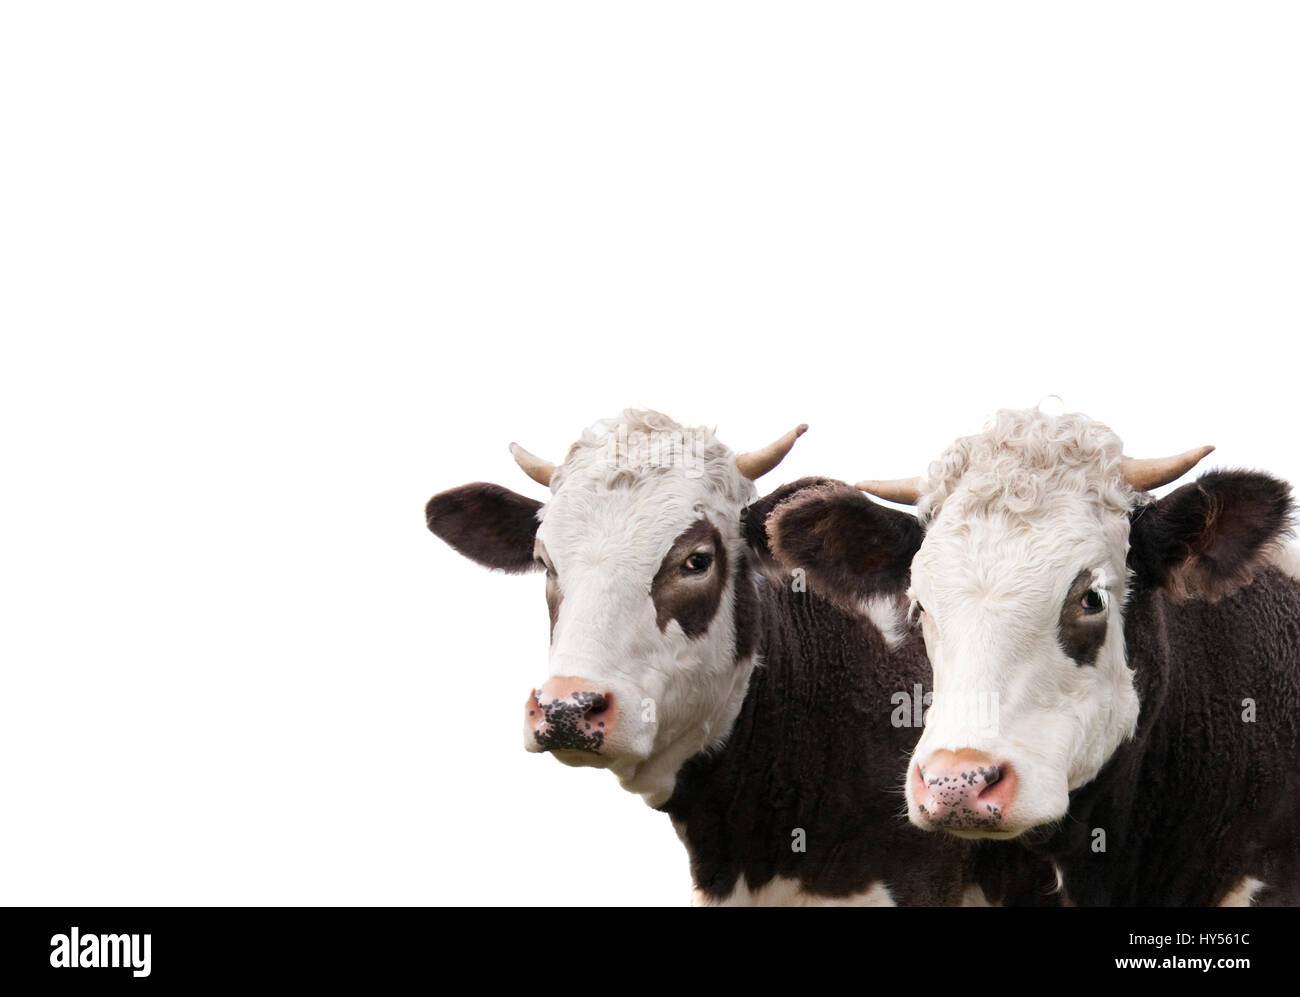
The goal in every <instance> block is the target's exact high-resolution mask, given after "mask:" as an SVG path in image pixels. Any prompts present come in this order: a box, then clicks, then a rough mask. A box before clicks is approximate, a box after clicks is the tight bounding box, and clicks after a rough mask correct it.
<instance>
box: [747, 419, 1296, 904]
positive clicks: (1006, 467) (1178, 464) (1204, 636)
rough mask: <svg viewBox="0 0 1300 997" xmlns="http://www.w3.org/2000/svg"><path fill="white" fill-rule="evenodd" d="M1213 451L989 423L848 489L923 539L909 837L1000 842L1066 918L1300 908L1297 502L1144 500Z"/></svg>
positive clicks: (1076, 425)
mask: <svg viewBox="0 0 1300 997" xmlns="http://www.w3.org/2000/svg"><path fill="white" fill-rule="evenodd" d="M1211 450H1213V448H1212V447H1201V448H1199V449H1196V450H1191V451H1188V452H1187V453H1184V454H1180V455H1178V456H1177V457H1172V458H1163V459H1154V460H1137V459H1132V458H1128V457H1126V456H1125V455H1124V453H1123V448H1122V445H1121V441H1120V439H1119V437H1118V436H1116V435H1115V433H1114V432H1113V431H1111V430H1110V429H1109V428H1107V427H1106V426H1104V425H1102V424H1101V423H1099V422H1096V421H1094V420H1092V419H1090V418H1088V417H1087V416H1084V415H1080V414H1068V415H1049V414H1046V413H1043V412H1041V411H1039V410H1037V409H1031V410H1003V411H1001V412H999V413H998V414H997V415H996V416H995V417H994V418H993V419H992V420H991V423H990V424H989V425H988V427H987V428H986V430H985V431H984V432H982V433H979V434H976V435H974V436H969V437H965V438H962V439H960V440H958V441H957V442H956V443H954V444H953V445H952V446H950V447H949V448H948V449H947V450H946V451H945V452H944V453H943V454H942V456H941V457H940V458H939V459H938V460H937V461H936V462H934V463H932V464H931V465H930V466H929V468H928V472H927V474H926V475H925V476H923V477H920V478H911V479H906V480H898V481H887V482H880V481H869V482H863V483H861V484H860V485H859V486H858V487H859V488H860V489H862V490H864V491H867V492H870V493H872V494H875V495H877V496H878V497H883V498H887V499H892V500H894V501H898V502H904V503H911V504H914V505H916V506H917V512H918V516H919V521H920V525H921V528H922V530H921V531H920V532H918V534H916V547H915V550H913V551H912V552H911V556H910V566H911V577H910V585H909V588H908V592H907V596H908V600H909V605H910V608H911V613H912V615H913V617H914V618H917V619H919V622H920V625H921V629H922V631H923V634H924V639H925V645H926V648H927V652H928V654H929V658H930V661H931V664H932V667H933V677H934V695H933V700H932V703H931V705H930V711H929V713H928V714H927V716H926V717H925V724H924V728H923V733H922V734H921V737H920V738H919V740H918V741H917V744H916V747H915V749H914V751H913V753H912V758H911V762H910V766H909V770H908V777H907V781H906V798H907V807H908V816H909V819H910V820H911V822H912V823H913V824H914V825H916V826H917V827H918V828H921V829H924V830H929V831H941V832H945V833H947V834H949V835H952V836H957V837H962V838H968V839H972V838H973V839H981V838H982V839H1003V840H1010V839H1014V840H1015V842H1017V843H1018V844H1014V845H1008V846H1006V847H1022V848H1025V849H1026V850H1028V851H1029V852H1031V853H1032V854H1036V855H1040V856H1043V857H1045V858H1046V859H1047V860H1049V861H1051V862H1052V863H1053V864H1054V865H1055V867H1056V868H1057V871H1058V876H1059V879H1060V882H1061V885H1062V890H1063V897H1064V898H1065V900H1066V901H1067V902H1069V903H1073V904H1078V905H1144V906H1209V905H1249V904H1279V905H1291V904H1294V903H1296V902H1297V901H1298V900H1300V582H1298V581H1297V578H1296V574H1297V572H1296V566H1297V563H1300V558H1297V556H1296V552H1295V548H1294V547H1293V546H1288V545H1287V544H1286V541H1287V539H1288V537H1289V535H1290V530H1291V524H1292V516H1293V512H1292V499H1291V494H1290V489H1289V487H1288V486H1287V485H1286V484H1285V483H1284V482H1282V481H1279V480H1277V479H1276V478H1273V477H1271V476H1269V475H1267V474H1262V473H1256V472H1247V471H1239V470H1213V471H1210V472H1207V473H1205V474H1202V475H1201V476H1200V477H1199V478H1197V479H1196V480H1195V481H1193V482H1190V483H1188V484H1185V485H1183V486H1182V487H1180V488H1178V489H1176V490H1175V491H1173V492H1171V493H1170V494H1168V495H1166V496H1164V497H1162V498H1159V499H1156V498H1154V497H1153V496H1152V495H1151V494H1150V491H1151V490H1152V489H1154V488H1156V487H1159V486H1161V485H1164V484H1168V483H1170V482H1172V481H1174V480H1176V479H1178V478H1180V477H1182V476H1183V475H1184V474H1186V473H1187V472H1189V471H1190V470H1191V469H1192V468H1193V467H1194V466H1195V465H1196V464H1197V463H1198V462H1199V461H1200V460H1202V459H1203V458H1204V457H1205V456H1206V455H1207V454H1208V453H1209V452H1210V451H1211ZM841 504H842V500H841ZM836 516H838V517H840V519H843V518H844V512H843V509H842V508H838V507H835V506H832V505H829V504H828V505H825V506H824V507H823V508H822V509H821V510H819V511H817V510H805V512H804V516H803V519H802V521H801V522H800V523H799V524H798V528H799V529H800V530H802V531H804V532H808V531H811V530H815V529H817V528H820V527H824V526H825V524H826V523H827V522H829V521H830V520H831V518H832V517H836ZM781 519H782V514H781V511H780V510H776V513H775V519H774V521H773V522H771V523H770V524H769V529H772V530H774V531H776V532H778V533H779V532H781V531H782V530H787V531H788V530H789V529H790V528H791V527H793V526H794V525H795V524H783V523H782V521H781ZM795 560H797V558H794V559H788V560H787V564H793V563H794V561H795ZM865 563H867V561H866V559H864V558H861V557H859V558H858V560H857V561H856V562H855V563H854V564H852V565H851V566H850V568H848V569H846V570H844V571H842V575H843V577H839V578H836V579H833V580H832V587H835V586H838V587H839V588H840V589H841V590H843V591H852V590H853V586H855V585H859V584H862V579H863V577H864V567H863V565H864V564H865ZM804 564H805V566H806V567H807V568H808V570H809V571H810V573H811V572H812V571H813V568H814V567H816V568H817V569H818V571H819V573H820V576H826V575H827V573H828V570H829V569H828V566H827V565H825V564H822V565H817V566H814V565H809V564H808V563H807V561H806V560H805V562H804ZM900 569H901V566H900V565H892V566H891V565H888V564H884V565H877V566H876V567H874V568H873V570H877V571H878V570H894V571H898V570H900ZM810 577H813V575H811V574H810ZM833 594H834V593H832V595H833ZM988 704H992V707H993V708H992V709H986V708H984V707H985V706H986V705H988ZM990 717H992V719H993V722H992V723H989V722H986V721H988V720H989V719H990Z"/></svg>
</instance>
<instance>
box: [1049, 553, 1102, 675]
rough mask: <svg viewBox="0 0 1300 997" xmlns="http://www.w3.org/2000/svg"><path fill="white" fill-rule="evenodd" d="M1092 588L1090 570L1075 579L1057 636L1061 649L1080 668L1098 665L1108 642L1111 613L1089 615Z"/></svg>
mask: <svg viewBox="0 0 1300 997" xmlns="http://www.w3.org/2000/svg"><path fill="white" fill-rule="evenodd" d="M1092 588H1093V574H1092V572H1091V571H1080V572H1079V573H1078V574H1077V575H1075V576H1074V581H1072V582H1071V583H1070V592H1069V594H1068V595H1067V596H1066V597H1065V605H1063V606H1062V607H1061V619H1060V622H1059V623H1058V624H1057V633H1056V636H1057V640H1058V642H1059V643H1060V645H1061V649H1062V650H1064V651H1065V653H1066V654H1068V655H1069V656H1070V657H1071V659H1073V661H1074V663H1075V664H1078V665H1095V664H1096V663H1097V655H1098V654H1099V653H1100V652H1101V646H1102V644H1104V643H1105V642H1106V630H1107V626H1106V623H1107V619H1108V618H1109V615H1110V614H1109V613H1104V612H1089V610H1088V608H1087V607H1086V606H1085V605H1084V602H1085V599H1087V598H1088V593H1089V592H1090V591H1092Z"/></svg>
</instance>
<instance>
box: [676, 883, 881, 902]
mask: <svg viewBox="0 0 1300 997" xmlns="http://www.w3.org/2000/svg"><path fill="white" fill-rule="evenodd" d="M694 902H695V904H696V905H697V906H700V907H896V906H898V905H897V904H896V903H894V898H893V897H892V896H890V895H889V889H888V888H887V887H886V886H885V884H884V883H881V882H875V883H872V884H871V885H870V886H868V887H867V888H866V889H865V890H863V891H862V892H861V893H854V894H852V895H851V896H847V897H819V896H817V895H816V894H813V893H808V892H806V891H805V890H804V888H803V887H802V886H801V885H800V884H799V881H798V880H795V879H785V878H783V877H781V876H777V877H775V878H773V879H772V880H770V881H769V882H767V883H766V884H764V885H763V886H760V887H759V888H758V889H757V890H751V889H750V888H749V887H748V886H747V885H746V884H745V880H744V877H743V876H742V877H741V879H740V881H739V882H738V883H736V888H735V889H734V890H733V891H732V892H731V896H729V897H727V898H726V899H725V900H709V899H707V898H706V897H705V896H704V894H702V893H700V891H699V890H695V891H694Z"/></svg>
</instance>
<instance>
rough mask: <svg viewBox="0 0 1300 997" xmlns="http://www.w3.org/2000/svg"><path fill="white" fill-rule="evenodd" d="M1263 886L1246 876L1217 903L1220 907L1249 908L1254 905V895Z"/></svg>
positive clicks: (1256, 880) (1259, 881)
mask: <svg viewBox="0 0 1300 997" xmlns="http://www.w3.org/2000/svg"><path fill="white" fill-rule="evenodd" d="M1263 885H1264V883H1263V881H1262V880H1259V879H1256V878H1255V877H1254V876H1246V877H1245V878H1244V879H1242V881H1241V882H1240V883H1238V884H1237V885H1236V886H1235V887H1233V889H1232V890H1230V891H1229V892H1228V895H1227V896H1226V897H1224V898H1223V899H1222V900H1220V901H1219V906H1220V907H1250V906H1252V905H1253V904H1254V903H1255V894H1256V893H1258V892H1259V890H1260V888H1261V887H1262V886H1263Z"/></svg>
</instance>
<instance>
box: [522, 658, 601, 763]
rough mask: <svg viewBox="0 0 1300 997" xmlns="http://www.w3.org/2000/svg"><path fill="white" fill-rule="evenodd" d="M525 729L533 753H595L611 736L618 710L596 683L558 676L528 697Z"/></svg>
mask: <svg viewBox="0 0 1300 997" xmlns="http://www.w3.org/2000/svg"><path fill="white" fill-rule="evenodd" d="M526 710H527V717H526V718H525V724H526V730H527V731H528V732H529V733H530V734H531V735H532V744H531V745H529V747H530V748H531V749H532V750H533V751H556V750H572V751H591V752H596V753H599V752H600V751H601V749H602V748H604V747H606V741H607V740H608V739H609V737H610V735H611V734H613V733H614V727H615V725H616V724H617V722H618V710H617V708H616V707H615V704H614V697H613V695H612V694H611V693H609V692H608V691H606V690H604V689H602V688H601V687H600V685H599V684H598V683H595V682H591V681H589V680H587V679H581V678H572V677H567V676H559V677H557V678H553V679H551V680H549V681H548V682H547V683H546V684H545V685H544V686H542V687H541V688H540V689H534V690H533V693H532V695H531V696H529V697H528V704H527V706H526Z"/></svg>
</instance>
